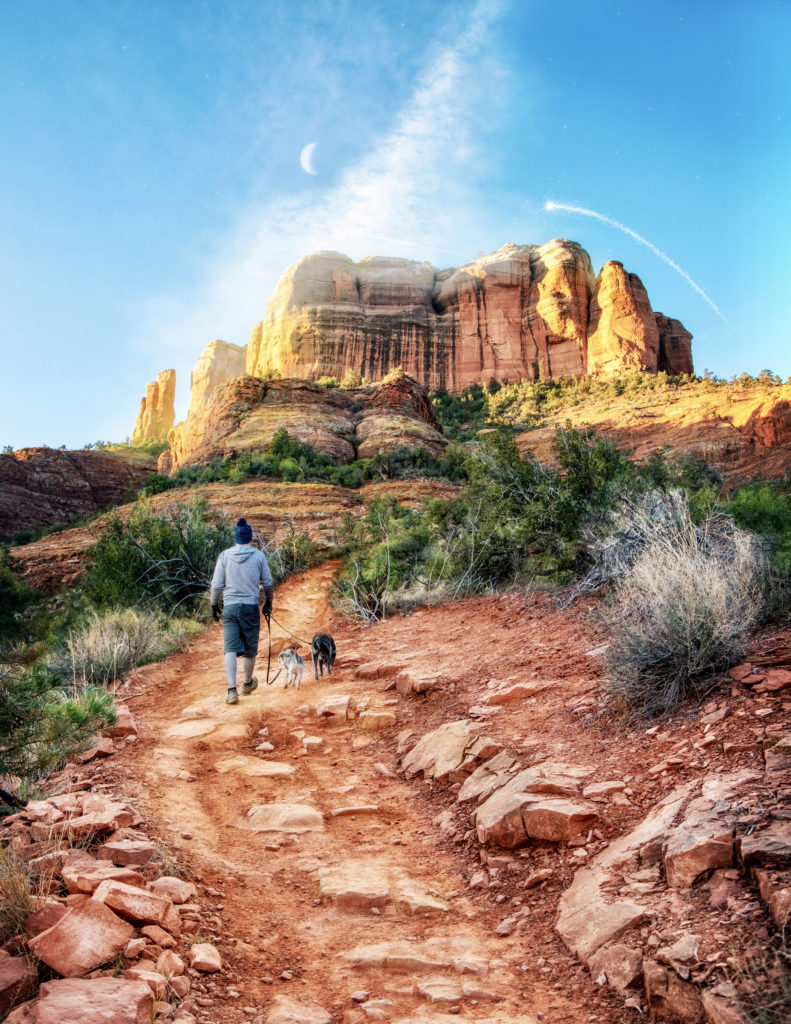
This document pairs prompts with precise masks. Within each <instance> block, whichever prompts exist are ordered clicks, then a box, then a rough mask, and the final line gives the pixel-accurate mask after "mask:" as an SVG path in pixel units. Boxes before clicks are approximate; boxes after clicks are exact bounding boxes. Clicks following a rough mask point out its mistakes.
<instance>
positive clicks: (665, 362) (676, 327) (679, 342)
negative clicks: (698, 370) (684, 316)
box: [654, 313, 694, 374]
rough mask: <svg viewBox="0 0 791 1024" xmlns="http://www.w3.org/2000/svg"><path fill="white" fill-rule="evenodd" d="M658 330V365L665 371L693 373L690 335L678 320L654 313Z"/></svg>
mask: <svg viewBox="0 0 791 1024" xmlns="http://www.w3.org/2000/svg"><path fill="white" fill-rule="evenodd" d="M654 316H655V317H656V327H657V330H658V331H659V365H658V367H657V369H659V370H665V371H667V373H674V374H675V373H694V368H693V365H692V335H691V334H690V333H689V331H688V330H687V329H686V328H685V327H684V325H683V324H682V323H681V321H680V320H674V319H673V317H670V316H665V315H664V313H654Z"/></svg>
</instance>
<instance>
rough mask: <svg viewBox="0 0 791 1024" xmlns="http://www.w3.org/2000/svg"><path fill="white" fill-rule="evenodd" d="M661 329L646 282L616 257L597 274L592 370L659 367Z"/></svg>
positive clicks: (590, 341)
mask: <svg viewBox="0 0 791 1024" xmlns="http://www.w3.org/2000/svg"><path fill="white" fill-rule="evenodd" d="M658 363H659V330H658V328H657V324H656V317H655V316H654V313H653V310H652V309H651V303H650V302H649V301H648V295H647V293H646V290H645V288H644V287H643V282H642V281H641V280H640V278H639V277H638V276H637V274H630V273H628V271H626V270H624V268H623V264H622V263H618V262H617V261H615V260H611V261H610V262H609V263H605V264H604V266H603V267H602V268H601V271H600V272H599V276H598V277H597V278H596V285H595V287H594V289H593V297H592V299H591V304H590V324H589V326H588V373H595V374H604V375H609V374H616V373H619V372H622V371H623V370H642V369H645V370H654V371H655V370H656V369H657V366H658Z"/></svg>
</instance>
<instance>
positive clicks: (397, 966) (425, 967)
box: [344, 938, 489, 975]
mask: <svg viewBox="0 0 791 1024" xmlns="http://www.w3.org/2000/svg"><path fill="white" fill-rule="evenodd" d="M344 958H345V959H346V961H347V962H348V963H349V965H350V966H351V967H355V968H358V969H361V970H366V969H369V968H374V969H385V970H390V971H394V972H398V973H405V974H425V973H429V974H430V973H437V972H439V971H446V970H453V971H455V972H456V973H457V974H477V975H484V974H487V973H488V971H489V957H488V956H487V955H486V954H485V953H482V952H481V950H480V947H479V945H477V946H476V945H475V944H473V943H468V942H465V941H464V940H463V939H455V938H451V939H445V938H442V939H428V940H427V941H425V942H420V943H418V942H414V943H413V942H398V941H396V942H377V943H372V944H366V945H360V946H356V947H355V948H354V949H353V950H351V951H350V952H349V953H345V954H344Z"/></svg>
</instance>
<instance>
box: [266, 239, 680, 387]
mask: <svg viewBox="0 0 791 1024" xmlns="http://www.w3.org/2000/svg"><path fill="white" fill-rule="evenodd" d="M595 292H596V294H595V296H594V277H593V269H592V267H591V263H590V258H589V256H588V254H587V253H586V252H585V250H584V249H583V248H582V247H581V246H580V245H578V244H577V243H576V242H570V241H567V240H565V239H554V240H553V241H551V242H548V243H546V244H545V245H541V246H531V245H524V246H517V245H513V244H509V245H506V246H503V248H502V249H499V250H498V251H497V252H494V253H491V254H490V255H489V256H484V257H481V258H480V259H477V260H475V261H474V262H472V263H469V264H467V265H466V266H464V267H455V268H452V269H450V270H442V271H438V270H436V269H435V268H434V267H432V266H431V264H429V263H416V262H413V261H411V260H405V259H384V258H380V257H376V258H371V259H367V260H362V261H361V262H360V263H354V262H352V260H350V259H349V257H348V256H343V255H342V254H341V253H336V252H319V253H314V254H313V255H311V256H306V257H305V258H304V259H302V260H299V261H298V262H297V263H295V264H294V265H293V266H291V267H289V268H288V270H287V271H286V272H285V273H284V274H283V276H282V278H281V279H280V282H279V283H278V286H277V288H276V289H275V292H274V294H273V295H272V298H271V299H270V302H269V305H268V307H267V311H266V316H265V317H264V319H263V320H262V321H261V323H259V324H257V325H256V327H255V328H253V331H252V333H251V335H250V344H249V345H248V348H247V361H246V368H247V372H248V373H249V374H251V375H252V376H257V377H264V376H268V375H270V374H271V371H273V370H274V371H277V372H279V373H281V374H282V375H283V376H289V377H291V376H295V377H303V378H307V379H309V380H315V379H316V378H318V377H320V376H323V375H329V376H337V377H343V375H344V374H345V373H346V371H347V370H353V371H355V372H357V373H361V374H362V375H363V376H366V377H369V378H370V379H372V380H380V379H381V378H382V377H384V375H385V374H386V373H387V372H388V371H389V370H391V369H392V368H393V367H397V366H401V367H402V368H403V369H404V370H405V371H406V372H407V373H409V374H411V375H412V376H414V377H415V378H417V379H418V380H419V381H420V382H421V383H422V384H424V385H425V386H427V387H429V388H432V389H442V388H447V389H448V390H450V391H460V390H463V389H464V388H466V387H468V386H469V385H470V384H472V383H475V382H482V383H485V382H487V381H488V380H490V379H491V378H492V377H494V378H497V379H499V380H519V379H520V378H523V377H524V378H527V379H530V380H535V379H536V378H537V377H538V376H539V375H540V374H543V375H544V376H547V377H557V376H572V377H579V376H581V375H582V374H584V373H586V372H596V373H618V372H621V371H623V370H624V369H631V368H633V367H638V368H639V367H646V368H647V369H649V370H654V371H655V370H656V369H657V367H658V365H659V362H660V343H659V329H658V327H657V322H656V321H655V319H654V314H653V311H652V310H651V306H650V303H649V301H648V296H647V295H646V293H645V289H644V288H643V286H642V283H641V282H640V279H639V278H638V277H637V276H636V275H634V274H627V273H626V272H625V271H624V270H623V267H622V266H621V265H620V264H616V263H608V264H607V265H606V266H605V267H604V268H603V270H602V274H600V275H599V279H598V282H597V283H596V286H595ZM589 314H590V319H591V321H592V323H591V326H590V327H589V323H588V321H589ZM662 329H663V331H664V335H665V337H666V344H665V349H666V351H667V354H666V355H665V357H664V360H665V362H666V363H667V364H668V366H673V367H675V366H677V365H684V366H686V365H687V360H689V362H690V365H691V355H689V352H688V350H689V342H688V340H686V339H687V338H689V337H690V336H689V335H688V333H687V332H686V331H684V329H683V327H681V325H680V324H678V321H671V320H669V319H668V318H663V323H662ZM591 336H592V337H591ZM674 339H675V340H674ZM591 342H592V344H591ZM589 350H590V351H592V353H593V355H592V357H591V356H589ZM685 352H686V353H687V355H685V354H684V353H685ZM672 372H677V371H675V369H674V370H673V371H672ZM679 372H680V371H679Z"/></svg>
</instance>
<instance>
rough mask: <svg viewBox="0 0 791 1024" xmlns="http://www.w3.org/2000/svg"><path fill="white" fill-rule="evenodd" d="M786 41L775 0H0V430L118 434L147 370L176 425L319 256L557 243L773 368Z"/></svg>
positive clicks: (700, 338) (717, 369) (39, 438)
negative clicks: (295, 275)
mask: <svg viewBox="0 0 791 1024" xmlns="http://www.w3.org/2000/svg"><path fill="white" fill-rule="evenodd" d="M790 42H791V5H789V4H788V3H784V2H775V0H754V2H753V3H751V4H744V3H743V2H738V3H737V2H732V0H695V2H694V3H689V2H688V0H687V2H674V0H664V2H659V0H631V2H626V0H613V2H610V0H600V2H599V3H597V4H595V5H594V4H590V3H588V2H580V0H567V2H566V3H565V4H563V5H548V4H546V3H541V4H539V3H533V2H531V0H478V2H470V0H456V2H453V3H449V2H443V0H430V2H404V3H398V2H394V0H387V2H377V0H366V2H365V3H360V2H359V0H354V2H352V0H331V2H330V0H326V2H325V0H310V2H302V0H289V2H281V0H270V2H263V0H259V2H252V0H222V2H219V0H202V2H201V0H192V2H190V3H187V2H186V0H178V2H177V0H161V2H159V3H157V4H149V3H144V4H141V3H140V2H139V0H135V2H125V0H114V2H113V3H109V2H107V0H3V3H2V4H0V82H1V83H2V103H0V154H1V158H0V225H1V226H2V234H3V239H4V242H5V244H4V245H3V247H2V250H0V291H1V293H2V294H1V295H0V346H2V375H1V376H0V444H12V445H13V446H14V447H22V446H27V445H38V444H50V445H53V446H57V445H60V444H67V445H68V446H70V447H79V446H81V445H82V444H84V443H86V442H88V441H93V440H96V439H111V440H120V439H123V438H124V437H125V436H126V435H128V434H129V433H131V428H132V426H133V424H134V419H135V415H136V411H137V405H138V403H139V398H140V395H141V394H142V393H143V390H144V386H145V383H146V381H148V380H151V379H153V377H154V376H155V375H156V373H157V372H158V371H159V370H161V369H164V368H166V367H171V366H173V367H175V368H176V369H177V372H178V377H179V392H178V411H179V413H180V415H183V414H184V412H185V411H186V405H187V400H188V395H187V389H188V382H189V371H190V369H191V367H192V365H193V364H194V362H195V360H196V358H197V356H198V354H199V353H200V351H201V350H202V349H203V347H204V346H205V345H206V344H207V343H208V342H209V341H211V340H212V339H214V338H224V339H225V340H228V341H233V342H236V343H237V344H245V343H246V341H247V336H248V334H249V331H250V328H251V327H252V326H253V325H254V324H255V323H256V322H257V321H258V320H259V319H261V317H262V316H263V314H264V311H265V308H266V303H267V299H268V297H269V294H270V293H271V291H272V289H273V287H274V285H275V283H276V281H277V279H278V277H279V276H280V273H281V272H282V271H283V270H284V269H285V267H286V266H287V265H288V264H289V263H291V262H293V260H295V259H297V258H299V257H300V256H301V255H304V254H305V253H307V252H311V251H315V250H316V249H321V248H324V249H326V248H333V249H340V250H341V251H343V252H346V253H348V254H349V255H350V256H352V257H354V258H360V257H362V256H365V255H371V254H378V255H400V256H408V257H411V258H415V259H428V260H431V261H432V262H433V263H435V264H437V265H439V266H451V265H453V264H457V263H464V262H467V261H468V260H469V259H471V258H473V257H474V256H475V255H476V254H477V253H478V252H481V251H482V252H489V251H491V250H493V249H496V248H499V247H500V246H501V245H503V244H504V243H505V242H508V241H514V242H518V243H541V242H544V241H547V240H548V239H550V238H553V237H556V236H563V237H567V238H572V239H575V240H577V241H579V242H580V243H582V244H583V245H584V246H585V247H586V248H587V249H588V251H589V252H590V254H591V258H592V260H593V264H594V269H596V270H598V269H599V267H600V266H601V264H602V263H604V262H605V261H606V260H608V259H620V260H621V261H622V262H623V263H624V264H625V266H626V267H627V269H629V270H631V271H634V272H636V273H638V274H639V275H640V276H641V278H642V279H643V282H644V284H645V285H646V288H647V290H648V294H649V297H650V298H651V302H652V305H653V307H654V309H657V310H661V311H662V312H664V313H666V314H668V315H672V316H677V317H679V318H680V319H681V320H682V321H683V322H684V324H685V325H686V326H687V327H688V329H689V330H691V331H692V333H693V334H694V336H695V340H694V342H693V352H694V356H695V364H696V367H697V369H698V370H699V371H700V372H702V371H703V369H704V368H708V369H710V370H712V371H713V372H714V373H716V374H717V375H719V376H723V377H728V376H731V375H732V374H735V373H739V372H742V371H744V370H746V371H749V372H752V373H757V372H758V371H759V370H761V369H763V368H765V367H768V368H770V369H772V370H774V371H775V372H776V373H780V374H781V375H782V376H783V377H787V376H789V375H791V346H789V344H788V340H789V338H788V328H787V324H786V322H785V317H786V310H787V306H788V294H787V288H788V281H789V272H788V261H787V257H786V248H787V244H786V239H787V237H788V235H789V229H790V228H791V189H789V186H788V182H789V172H790V169H791V160H790V159H789V157H790V156H791V137H790V136H789V126H790V125H791V88H789V85H790V84H791V83H789V72H788V66H789V65H788V60H787V52H788V47H789V43H790ZM309 142H316V143H317V145H316V149H315V152H314V163H315V168H316V171H317V174H316V175H315V176H311V175H308V174H306V173H305V172H304V171H303V170H302V168H301V166H300V163H299V154H300V151H301V149H302V148H303V146H305V145H306V144H307V143H309ZM547 200H554V201H556V202H559V203H565V204H570V205H575V206H581V207H585V208H589V209H593V210H595V211H598V212H600V213H601V214H603V215H605V216H607V217H609V218H611V219H614V220H617V221H619V222H621V223H623V224H625V225H627V226H628V227H629V228H631V229H632V230H633V231H635V232H637V233H639V234H640V235H642V236H644V237H645V238H647V239H648V240H650V241H651V243H653V244H654V245H655V246H657V247H658V248H659V249H661V250H662V251H663V252H665V253H666V254H667V255H668V256H669V257H670V258H671V259H672V260H673V261H675V262H676V263H677V264H679V265H680V266H681V267H682V268H683V269H684V271H686V273H687V274H689V275H690V277H691V278H692V279H693V280H694V281H695V283H696V284H697V285H698V286H699V287H700V288H701V289H702V290H703V291H704V292H705V293H706V294H707V295H708V296H709V297H710V298H711V300H712V302H713V303H714V304H716V306H718V307H719V309H720V310H721V311H722V314H723V316H724V317H725V320H727V323H726V322H724V321H723V320H722V319H720V318H719V317H718V316H717V315H716V313H715V312H714V310H713V309H712V308H711V306H709V305H708V304H707V303H706V302H705V301H704V300H703V299H702V298H701V296H700V295H699V294H698V293H697V292H696V291H695V290H694V289H693V288H692V287H691V286H690V284H689V283H688V282H687V281H685V280H684V279H683V278H682V277H681V276H680V275H679V274H678V273H677V272H676V271H675V270H673V269H672V268H671V267H669V266H668V265H667V264H665V263H663V262H662V261H661V260H660V259H659V258H658V257H657V256H656V255H655V254H654V253H653V252H651V251H650V250H649V249H647V248H645V247H644V246H641V245H640V244H639V243H638V242H636V241H635V240H634V239H633V238H631V237H629V236H627V235H625V234H623V233H621V232H619V231H618V230H617V229H615V228H613V227H612V226H610V225H607V224H604V223H602V222H599V221H596V220H593V219H590V218H586V217H582V216H579V215H576V214H571V213H568V212H564V211H547V210H546V209H545V208H544V204H545V203H546V202H547Z"/></svg>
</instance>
